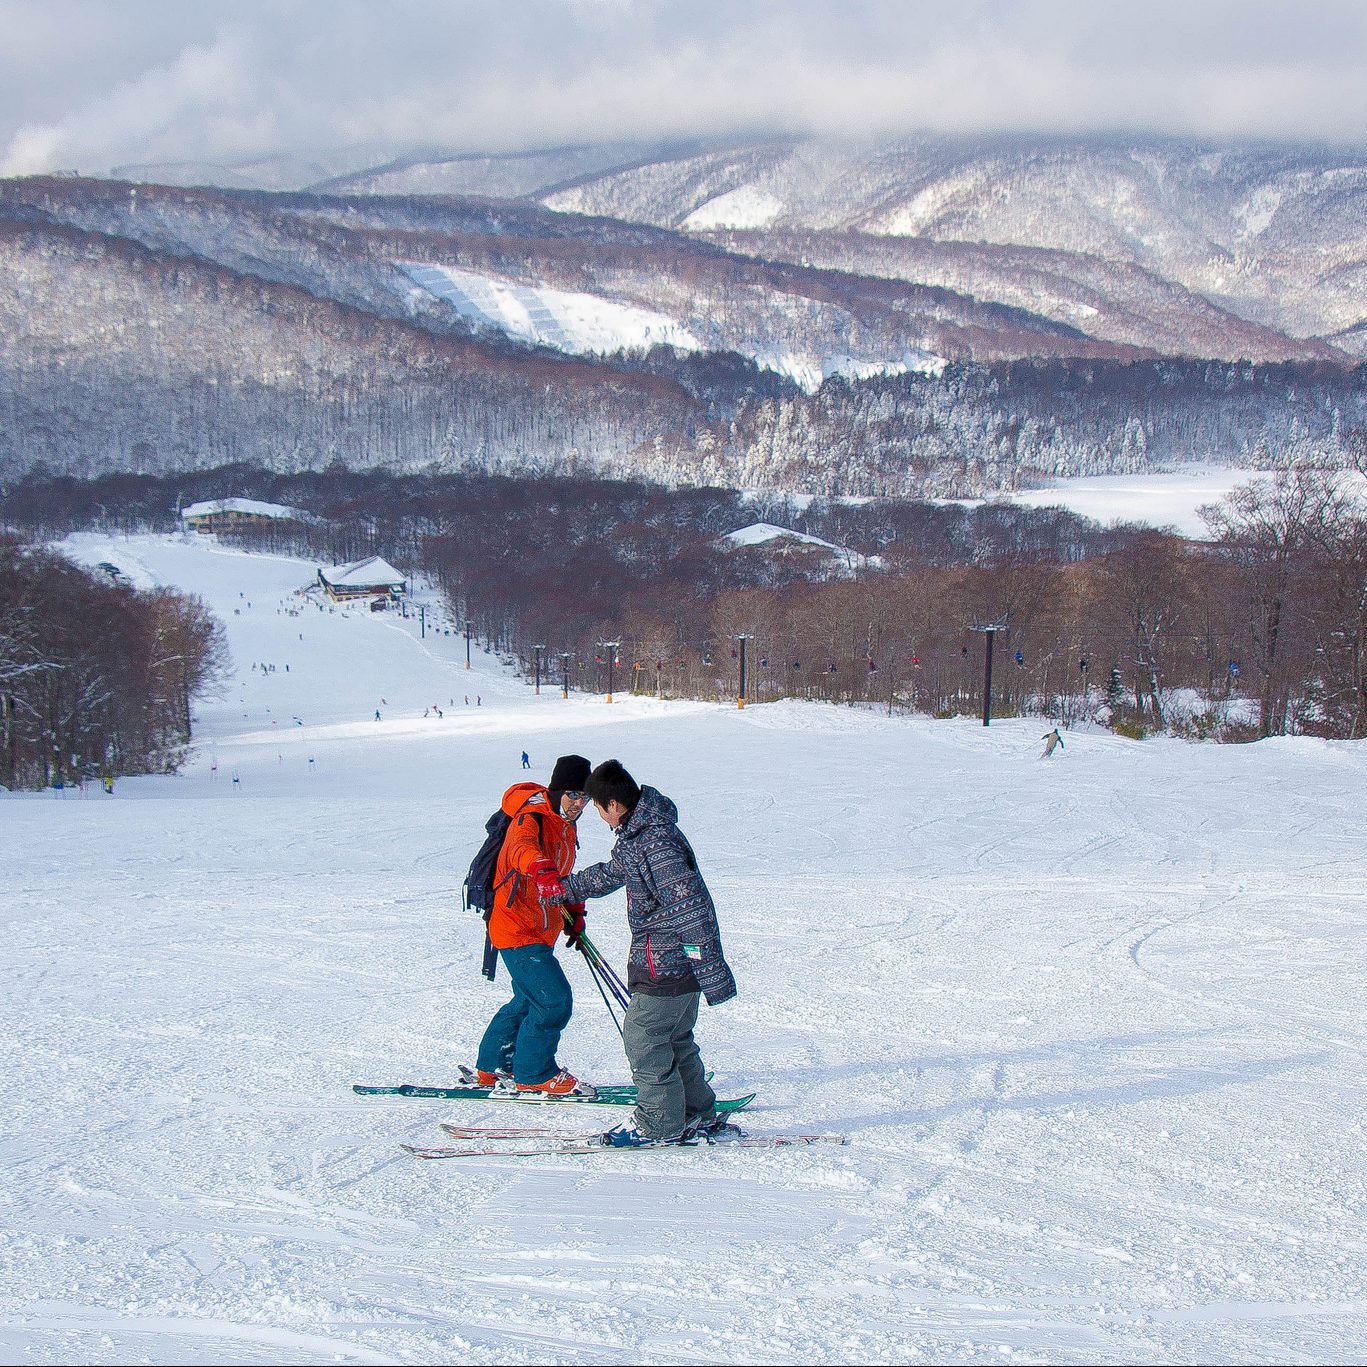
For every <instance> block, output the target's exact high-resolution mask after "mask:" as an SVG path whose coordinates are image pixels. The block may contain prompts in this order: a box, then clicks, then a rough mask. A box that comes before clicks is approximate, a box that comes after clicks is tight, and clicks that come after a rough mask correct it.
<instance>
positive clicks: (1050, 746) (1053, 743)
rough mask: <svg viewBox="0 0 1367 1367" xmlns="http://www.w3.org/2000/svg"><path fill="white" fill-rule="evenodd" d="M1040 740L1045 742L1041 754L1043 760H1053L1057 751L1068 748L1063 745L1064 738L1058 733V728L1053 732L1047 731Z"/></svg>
mask: <svg viewBox="0 0 1367 1367" xmlns="http://www.w3.org/2000/svg"><path fill="white" fill-rule="evenodd" d="M1040 739H1041V740H1042V741H1043V742H1044V750H1043V752H1042V753H1041V754H1040V758H1041V759H1051V758H1052V757H1053V754H1054V751H1055V750H1062V749H1064V748H1066V747H1065V746H1064V744H1063V737H1062V736H1060V735H1059V733H1058V727H1057V726H1056V727H1054V729H1053V730H1052V731H1046V732H1045V733H1044V734H1043V735H1042V736H1041V737H1040Z"/></svg>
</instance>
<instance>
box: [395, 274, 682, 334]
mask: <svg viewBox="0 0 1367 1367" xmlns="http://www.w3.org/2000/svg"><path fill="white" fill-rule="evenodd" d="M400 264H401V265H402V267H403V269H404V271H405V272H406V273H407V274H408V276H409V278H410V279H411V280H412V281H413V282H414V283H415V284H417V285H420V286H421V287H422V288H423V289H425V290H427V291H428V293H430V294H435V295H436V296H437V297H438V298H441V299H445V300H446V301H447V302H448V303H449V304H451V305H452V307H453V308H455V309H456V311H457V312H458V313H460V314H461V316H462V317H465V318H469V319H470V320H471V321H473V322H475V323H479V324H482V325H484V326H487V327H493V328H496V329H497V330H498V331H499V332H503V333H506V334H507V335H508V336H510V337H516V338H519V339H520V340H522V341H525V342H535V343H537V344H539V345H541V346H550V347H555V348H557V349H558V350H560V351H567V352H572V353H575V354H585V353H598V354H608V353H611V352H616V351H631V350H648V349H649V348H650V347H652V346H659V345H666V346H672V347H677V348H678V349H679V350H680V351H697V350H698V349H699V348H700V346H701V343H700V342H699V341H698V339H697V338H696V337H694V336H693V334H692V333H691V332H689V330H688V329H687V328H686V327H684V326H682V325H681V324H679V323H676V322H675V321H674V320H673V319H672V318H668V317H666V316H665V315H664V314H663V313H658V312H656V311H655V310H653V309H643V308H638V307H637V306H636V305H634V304H621V303H618V302H616V301H615V300H611V299H604V298H602V297H601V296H599V295H596V294H586V293H584V292H582V291H575V290H557V289H552V288H550V286H548V285H526V284H519V283H517V282H516V281H512V280H501V279H499V278H498V277H497V276H492V275H486V274H484V273H483V272H481V271H467V270H461V269H459V268H458V267H456V266H432V265H426V264H423V263H420V262H401V263H400Z"/></svg>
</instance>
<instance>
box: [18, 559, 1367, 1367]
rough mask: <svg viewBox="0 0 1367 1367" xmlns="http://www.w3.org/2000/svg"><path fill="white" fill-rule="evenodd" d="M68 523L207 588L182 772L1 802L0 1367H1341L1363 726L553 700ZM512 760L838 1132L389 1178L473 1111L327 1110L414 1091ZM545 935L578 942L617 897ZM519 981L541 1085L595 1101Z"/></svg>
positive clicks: (566, 1123)
mask: <svg viewBox="0 0 1367 1367" xmlns="http://www.w3.org/2000/svg"><path fill="white" fill-rule="evenodd" d="M76 549H77V550H78V551H79V553H80V554H81V555H82V557H84V558H86V559H88V560H91V561H97V560H108V561H110V562H111V563H114V564H117V565H119V566H121V568H123V569H124V570H125V571H126V572H127V573H128V574H130V575H131V576H133V577H135V578H137V579H139V580H140V581H141V582H144V583H151V582H154V581H161V582H167V583H174V584H177V585H180V586H183V587H185V588H187V589H191V590H194V591H196V592H199V593H202V594H204V595H205V596H206V597H207V598H208V599H209V601H210V602H211V603H212V604H213V605H214V606H215V608H216V609H217V610H218V611H219V612H220V613H221V614H222V615H223V617H224V620H225V621H226V623H227V628H228V633H229V638H230V642H231V646H232V650H233V654H234V658H235V661H236V664H237V670H238V673H237V677H236V678H235V679H234V681H233V684H232V686H231V687H230V688H229V689H228V690H227V691H226V692H225V694H224V696H223V697H222V698H221V699H219V700H217V701H213V702H208V703H204V704H201V706H200V708H199V717H198V723H197V735H198V739H199V742H200V746H201V748H200V751H199V754H198V756H197V758H196V759H195V761H194V762H193V763H192V764H191V766H190V767H189V768H188V769H187V770H186V772H185V774H184V775H183V776H181V777H178V778H169V777H153V778H145V779H137V780H121V781H120V782H119V783H118V784H117V786H116V789H115V792H114V794H113V796H112V797H105V796H104V795H103V794H102V793H98V792H89V793H86V794H83V795H80V794H76V793H74V792H68V793H66V794H65V795H63V796H60V797H59V796H58V795H56V794H52V793H48V794H45V795H42V796H37V797H26V798H11V799H0V834H2V835H3V845H2V846H0V861H3V868H4V886H5V895H4V899H3V909H4V923H5V926H4V928H5V944H6V953H5V956H4V960H3V964H2V965H0V973H3V975H4V990H5V1006H6V1028H5V1031H4V1033H3V1036H0V1040H3V1048H4V1051H5V1057H4V1069H3V1082H0V1105H2V1106H3V1112H4V1115H5V1117H6V1121H7V1124H6V1127H5V1138H4V1139H3V1141H0V1155H2V1160H3V1165H4V1166H3V1170H4V1179H3V1188H2V1189H0V1201H3V1208H4V1219H3V1221H0V1356H3V1357H4V1358H5V1359H6V1360H12V1361H22V1362H57V1361H80V1362H91V1363H101V1362H107V1363H118V1362H128V1361H132V1360H145V1361H151V1362H165V1363H172V1362H178V1363H179V1362H189V1363H196V1362H206V1363H207V1362H225V1361H232V1362H272V1363H285V1362H299V1363H305V1362H317V1361H321V1360H329V1361H332V1360H335V1361H343V1362H395V1361H405V1362H449V1361H451V1360H452V1359H453V1358H458V1359H460V1360H461V1361H468V1362H565V1363H573V1362H621V1363H631V1362H658V1363H680V1364H683V1363H693V1362H699V1361H703V1362H716V1361H745V1362H756V1363H794V1362H799V1363H824V1362H831V1361H870V1362H906V1361H916V1360H931V1361H956V1362H957V1361H963V1362H968V1361H1011V1360H1024V1361H1049V1362H1079V1363H1082V1362H1087V1363H1091V1362H1137V1361H1249V1360H1259V1361H1292V1360H1299V1361H1319V1362H1346V1361H1352V1360H1353V1359H1355V1358H1356V1356H1357V1355H1358V1352H1359V1350H1360V1347H1361V1344H1362V1340H1363V1326H1364V1316H1365V1315H1367V1290H1365V1288H1364V1285H1363V1277H1362V1268H1363V1266H1364V1262H1365V1261H1367V1258H1365V1257H1364V1255H1367V1248H1364V1238H1363V1232H1362V1222H1361V1218H1360V1212H1361V1210H1362V1207H1363V1203H1364V1201H1365V1200H1367V1162H1365V1161H1364V1157H1363V1154H1364V1139H1367V1135H1364V1130H1363V1119H1362V1117H1363V1114H1364V1105H1365V1103H1367V1083H1365V1082H1364V1077H1363V1068H1362V1059H1363V1053H1364V1048H1367V1029H1365V1028H1364V1024H1363V1019H1362V1014H1361V1009H1360V1000H1359V999H1360V985H1361V982H1362V980H1363V977H1364V973H1367V933H1365V932H1364V929H1363V926H1364V920H1363V914H1364V910H1365V908H1364V893H1363V888H1362V886H1361V880H1360V877H1359V876H1358V870H1359V867H1360V862H1361V861H1360V853H1361V843H1362V829H1361V817H1360V813H1361V811H1362V809H1363V804H1364V800H1365V799H1367V755H1364V753H1363V750H1362V747H1361V746H1360V745H1351V744H1324V743H1318V742H1313V741H1304V740H1300V741H1278V742H1271V743H1264V744H1260V745H1254V746H1246V747H1237V748H1235V747H1231V748H1217V747H1194V746H1188V745H1182V744H1177V743H1167V742H1158V743H1155V742H1149V743H1145V744H1136V743H1133V742H1128V741H1123V740H1120V739H1117V738H1113V737H1111V736H1108V735H1104V734H1094V733H1090V732H1076V731H1075V732H1070V733H1068V734H1067V736H1066V749H1065V750H1064V751H1062V752H1061V753H1059V754H1056V755H1055V757H1054V758H1053V759H1051V760H1049V761H1047V762H1045V761H1042V760H1040V759H1039V758H1038V755H1039V751H1040V741H1039V738H1038V737H1039V732H1040V731H1041V730H1043V729H1044V728H1043V726H1042V725H1041V724H1039V723H1038V722H1033V723H1032V722H1020V723H1002V722H997V723H994V724H993V725H992V727H991V728H990V729H988V730H984V729H983V728H982V727H980V726H975V725H972V724H970V723H967V722H932V721H927V720H905V719H900V718H898V719H888V718H886V717H883V716H881V715H879V714H878V713H876V712H862V711H850V710H843V709H833V708H822V707H812V706H796V705H781V706H769V707H750V708H747V709H746V710H745V711H743V712H738V711H737V710H736V709H735V708H734V707H730V706H715V707H713V706H699V705H679V706H670V705H660V704H656V703H654V702H652V701H651V700H648V699H636V700H632V699H630V698H629V697H626V696H623V695H620V694H619V695H618V697H617V700H616V701H614V703H613V704H612V706H607V705H605V704H604V702H603V700H602V698H601V696H598V697H595V696H590V695H583V694H576V695H574V696H573V697H572V698H571V700H570V701H568V702H566V701H565V700H564V699H562V698H561V697H560V695H559V691H558V690H554V689H548V688H544V687H543V690H542V693H541V695H540V696H539V697H538V696H535V695H534V694H533V691H532V689H531V687H530V686H529V685H528V684H527V683H525V682H522V681H517V680H514V679H512V678H510V677H509V676H508V675H507V674H506V673H504V672H503V671H501V670H499V669H498V668H497V666H496V664H495V663H494V662H493V657H490V656H486V655H485V654H484V653H483V652H482V651H480V650H479V649H478V648H476V650H475V652H474V656H473V664H474V668H473V669H471V670H470V671H468V672H467V671H466V669H465V667H464V665H465V659H464V642H463V641H462V640H460V638H459V637H458V636H456V635H451V636H447V635H446V634H445V630H446V628H445V626H444V625H439V626H438V628H437V630H436V632H435V633H434V632H433V630H432V619H431V618H429V619H428V621H427V625H428V634H427V636H426V638H425V639H424V638H422V637H421V636H420V635H419V630H420V623H419V621H417V620H414V619H408V620H404V619H402V618H396V617H394V616H392V615H391V614H369V613H366V612H350V611H343V610H341V609H338V610H336V611H329V610H328V609H326V608H323V609H321V610H320V609H319V607H318V606H317V605H316V604H313V603H311V602H309V601H308V600H306V599H301V598H298V597H296V596H295V595H294V590H295V589H296V588H297V587H299V586H301V585H303V584H305V583H307V582H308V581H309V579H310V578H311V575H312V570H313V568H314V567H313V566H310V565H305V564H300V563H298V562H291V561H287V560H279V559H271V558H267V557H246V556H242V555H236V554H227V553H224V552H221V551H218V550H216V549H214V548H213V547H212V545H211V544H205V542H204V540H203V539H202V538H201V539H200V540H199V541H197V542H194V543H188V544H187V543H181V542H175V541H160V540H153V539H135V540H129V541H126V540H123V539H100V538H93V537H91V538H83V539H81V540H80V542H79V544H78V545H77V547H76ZM253 665H255V666H256V667H255V668H253ZM262 665H266V666H267V668H266V670H265V671H264V672H263V670H262V669H261V666H262ZM270 666H274V668H273V669H272V668H270ZM287 666H288V670H287V669H286V667H287ZM467 696H468V697H469V704H468V705H467V704H466V702H465V698H466V697H467ZM376 709H379V711H380V713H381V716H380V719H379V720H376V719H375V715H374V714H375V711H376ZM437 710H439V711H440V712H441V714H442V715H440V716H438V715H436V712H437ZM424 711H426V712H427V714H428V715H427V716H424V715H423V714H424ZM296 719H297V720H296ZM523 748H526V749H527V750H529V751H530V753H531V756H532V760H533V765H534V769H533V772H534V774H536V775H544V774H546V773H547V771H548V768H549V766H550V764H551V762H552V761H553V759H554V757H555V756H556V755H557V754H560V753H564V752H568V751H577V752H579V753H582V754H585V755H588V756H590V757H591V758H592V759H594V760H595V761H597V760H601V759H603V758H606V757H608V756H617V757H619V758H621V759H622V760H623V761H624V762H625V763H626V764H627V765H628V766H629V767H630V768H631V769H632V770H633V771H635V772H636V773H637V774H638V775H639V776H640V777H641V778H642V779H644V780H646V781H649V782H653V783H655V784H657V785H658V786H659V787H661V788H662V789H664V790H665V791H666V792H668V793H670V794H671V795H672V796H673V797H674V798H675V799H676V800H677V801H678V803H679V807H680V810H681V813H682V822H683V825H684V827H685V829H686V830H687V832H688V834H689V836H690V837H691V839H692V841H693V843H694V846H695V848H696V850H697V853H698V857H699V859H700V861H701V863H702V866H703V868H704V871H705V872H706V874H707V876H708V879H709V881H710V883H711V886H712V888H713V891H714V893H715V894H716V897H717V901H718V905H719V907H720V914H721V919H722V925H723V932H724V935H725V939H726V947H727V951H728V955H729V957H730V959H731V961H732V963H733V965H734V967H735V969H736V974H737V978H738V980H739V983H740V996H739V997H738V998H737V999H736V1000H735V1001H734V1002H732V1003H729V1004H728V1005H726V1006H723V1007H720V1008H716V1009H707V1008H704V1010H703V1013H702V1019H701V1022H700V1026H699V1036H700V1040H701V1043H702V1047H703V1050H704V1054H705V1057H706V1059H707V1061H708V1063H709V1065H710V1066H711V1067H713V1068H714V1069H716V1071H717V1074H718V1079H717V1080H718V1084H719V1085H720V1086H721V1088H722V1089H723V1090H724V1091H727V1092H738V1091H742V1090H752V1089H754V1090H758V1092H759V1094H760V1099H759V1101H758V1102H757V1103H756V1106H755V1107H754V1109H753V1110H752V1111H751V1112H750V1113H749V1116H748V1123H749V1125H750V1126H751V1128H753V1129H754V1130H756V1131H764V1130H776V1129H791V1128H796V1127H804V1128H819V1129H823V1130H825V1129H831V1130H842V1131H844V1132H846V1133H848V1134H849V1136H850V1138H851V1143H850V1145H849V1147H848V1148H846V1149H829V1150H821V1151H810V1152H801V1153H795V1152H785V1151H779V1152H767V1153H765V1152H752V1151H730V1152H726V1151H720V1150H706V1149H703V1150H687V1151H679V1152H659V1153H645V1154H630V1153H620V1152H619V1153H613V1154H603V1155H600V1156H598V1157H590V1158H571V1159H541V1160H498V1159H491V1160H488V1161H472V1162H469V1163H448V1164H429V1165H426V1166H424V1165H420V1164H418V1163H416V1162H414V1161H413V1160H412V1159H410V1158H409V1157H407V1156H406V1155H405V1154H403V1153H402V1152H401V1151H400V1150H399V1149H398V1147H397V1144H398V1142H399V1141H400V1140H406V1141H410V1142H414V1141H416V1142H428V1141H435V1140H439V1138H440V1135H439V1132H438V1131H437V1129H436V1123H437V1122H438V1121H439V1120H442V1119H447V1118H452V1117H454V1116H456V1115H459V1116H460V1117H461V1118H462V1119H464V1120H466V1121H469V1122H476V1123H478V1122H485V1123H490V1122H491V1123H508V1122H509V1121H510V1120H511V1119H512V1117H510V1116H509V1114H508V1112H507V1111H506V1110H499V1109H497V1108H496V1107H494V1106H485V1107H480V1106H467V1107H464V1108H463V1109H462V1108H460V1107H458V1106H457V1105H456V1104H454V1103H441V1102H420V1101H401V1102H387V1101H364V1100H361V1099H358V1098H356V1097H354V1096H353V1095H352V1094H351V1093H350V1091H349V1084H350V1083H351V1082H353V1081H356V1080H361V1079H365V1080H380V1079H390V1078H399V1077H406V1078H415V1079H419V1080H440V1079H444V1078H448V1077H450V1075H451V1072H452V1069H453V1068H454V1065H455V1064H456V1063H457V1062H458V1061H462V1060H468V1059H469V1058H470V1056H471V1054H472V1053H473V1051H474V1048H475V1045H476V1043H477V1040H478V1036H479V1033H480V1031H481V1029H482V1027H483V1024H484V1022H485V1020H486V1019H487V1017H488V1015H489V1013H490V1012H491V1011H492V1010H493V1009H494V1008H495V1007H496V1006H497V1005H499V1004H500V1003H501V1002H502V1000H503V999H504V996H505V984H504V982H503V980H502V978H501V977H500V981H499V982H498V983H497V984H495V985H493V986H491V985H489V984H488V983H486V982H485V981H484V980H483V979H482V978H481V977H480V976H479V966H478V965H479V952H480V946H481V936H480V927H479V924H478V922H477V921H476V920H473V919H472V918H471V917H469V916H468V915H466V914H465V913H462V912H461V911H460V910H459V909H458V902H459V884H460V880H461V878H462V876H463V874H464V870H465V866H466V864H467V862H468V859H469V857H470V854H471V853H472V852H473V849H474V848H475V846H476V844H477V843H478V837H479V835H480V833H481V832H480V828H481V825H482V822H483V820H484V818H485V816H486V815H487V813H488V811H489V810H490V809H491V808H492V807H493V805H494V804H495V803H496V801H497V799H498V796H499V794H500V792H501V791H502V789H503V787H504V786H505V785H506V784H508V783H511V782H514V781H517V780H519V779H520V778H522V777H523V774H522V771H521V769H520V766H519V755H520V752H521V750H522V749H523ZM234 776H236V779H237V782H236V783H234V781H233V779H234ZM583 835H584V850H583V855H582V857H583V858H584V859H585V860H594V859H598V858H601V857H602V856H603V855H604V853H605V852H606V850H607V848H608V845H607V840H606V834H605V830H604V828H603V827H602V826H601V825H600V824H599V823H597V822H596V819H595V818H593V817H592V815H590V816H589V817H588V818H586V824H585V828H584V831H583ZM590 920H591V922H592V926H593V933H594V935H595V937H596V938H597V939H598V941H599V943H600V944H601V945H602V947H603V949H604V951H605V953H606V954H607V955H608V957H609V958H610V960H611V961H613V962H615V963H617V964H618V965H620V964H621V962H622V957H623V951H624V947H625V935H624V927H623V914H622V904H621V900H620V898H613V899H609V900H607V901H604V902H602V903H597V904H594V905H593V907H592V908H591V911H590ZM567 970H568V972H569V974H570V976H571V979H572V981H573V983H574V985H575V990H576V993H577V996H578V1003H577V1010H576V1016H575V1019H574V1021H573V1022H572V1024H571V1026H570V1028H569V1030H568V1032H567V1033H566V1036H565V1040H564V1045H563V1049H562V1054H561V1057H562V1060H563V1062H565V1063H566V1064H567V1065H569V1066H570V1067H572V1068H574V1069H577V1070H579V1071H581V1072H582V1073H583V1074H585V1075H587V1076H589V1077H591V1078H598V1079H611V1078H620V1077H621V1076H622V1071H623V1065H622V1060H621V1045H620V1041H619V1040H618V1038H617V1035H616V1033H615V1031H614V1030H613V1028H612V1026H611V1025H610V1024H609V1022H608V1020H607V1019H606V1013H605V1012H604V1011H603V1008H602V1006H601V1004H600V1002H599V1000H598V998H597V995H596V994H595V993H594V992H593V989H592V987H591V984H590V983H589V981H588V980H587V978H586V977H585V976H584V973H583V967H582V965H581V964H579V963H577V962H570V963H568V965H567ZM517 1118H518V1119H523V1118H524V1117H523V1116H522V1114H521V1113H519V1116H518V1117H517ZM525 1118H526V1120H528V1121H529V1122H532V1123H534V1122H543V1123H545V1124H549V1125H552V1126H555V1127H557V1128H563V1129H577V1128H580V1127H582V1126H583V1125H585V1124H586V1123H591V1122H596V1123H606V1122H607V1121H609V1120H611V1119H613V1118H614V1117H613V1115H612V1113H608V1112H601V1111H586V1110H583V1109H578V1110H566V1111H561V1112H554V1111H536V1112H533V1113H531V1114H530V1115H529V1116H527V1117H525Z"/></svg>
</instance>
